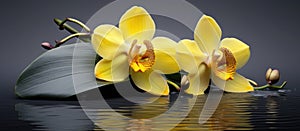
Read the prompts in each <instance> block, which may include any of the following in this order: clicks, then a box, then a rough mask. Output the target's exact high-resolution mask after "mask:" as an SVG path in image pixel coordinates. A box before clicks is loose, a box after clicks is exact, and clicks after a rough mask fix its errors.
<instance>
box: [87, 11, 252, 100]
mask: <svg viewBox="0 0 300 131" xmlns="http://www.w3.org/2000/svg"><path fill="white" fill-rule="evenodd" d="M118 26H119V27H116V26H114V25H108V24H106V25H100V26H98V27H97V28H96V29H95V30H94V33H93V34H92V38H91V40H92V45H93V48H94V50H95V51H96V52H97V54H98V55H100V56H101V57H102V58H103V59H102V60H100V61H99V62H98V63H97V64H96V66H95V77H96V78H98V79H101V80H105V81H113V82H118V81H123V80H125V79H127V78H128V77H130V78H131V79H132V81H133V82H134V83H135V85H136V86H137V87H139V88H140V89H142V90H144V91H147V92H149V93H152V94H155V95H168V94H169V87H168V84H167V80H166V78H165V77H164V76H163V74H173V73H177V72H179V71H180V70H184V71H185V72H187V73H188V75H187V76H185V77H184V78H185V79H183V80H182V81H183V82H181V83H183V84H189V87H188V88H187V89H186V90H185V92H186V93H189V94H193V95H201V94H204V91H205V90H206V89H207V87H208V86H209V81H210V79H211V80H212V82H213V83H214V84H215V85H217V86H218V87H220V88H221V89H223V90H224V91H228V92H248V91H253V90H254V88H253V87H252V86H251V84H250V83H249V81H248V80H247V79H246V78H244V77H243V76H241V75H239V74H238V73H237V72H236V70H237V69H240V68H241V67H243V66H244V65H245V64H246V63H247V61H248V59H249V58H250V49H249V46H248V45H246V44H245V43H243V42H242V41H240V40H238V39H236V38H224V39H222V40H221V35H222V31H221V29H220V27H219V25H218V24H217V22H216V21H215V20H214V19H213V18H212V17H210V16H206V15H203V16H202V17H201V18H200V20H199V22H198V24H197V26H196V28H195V31H194V40H188V39H184V40H181V41H179V42H178V43H177V42H175V41H173V40H171V39H169V38H166V37H155V38H154V34H155V29H156V27H155V22H154V20H153V19H152V17H151V16H150V15H149V13H148V12H147V11H146V10H145V9H144V8H142V7H137V6H134V7H132V8H131V9H129V10H128V11H127V12H125V14H123V16H122V17H121V19H120V21H119V24H118Z"/></svg>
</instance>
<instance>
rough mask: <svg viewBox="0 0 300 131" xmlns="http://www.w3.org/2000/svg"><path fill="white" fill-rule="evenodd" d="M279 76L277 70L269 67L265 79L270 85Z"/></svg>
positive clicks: (275, 81)
mask: <svg viewBox="0 0 300 131" xmlns="http://www.w3.org/2000/svg"><path fill="white" fill-rule="evenodd" d="M279 78H280V74H279V70H273V69H271V68H269V69H268V70H267V72H266V80H267V82H268V84H270V85H272V84H275V83H277V82H278V80H279Z"/></svg>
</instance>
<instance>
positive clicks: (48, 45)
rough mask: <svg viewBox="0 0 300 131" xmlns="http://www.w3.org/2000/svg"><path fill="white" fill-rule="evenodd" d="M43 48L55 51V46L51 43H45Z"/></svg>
mask: <svg viewBox="0 0 300 131" xmlns="http://www.w3.org/2000/svg"><path fill="white" fill-rule="evenodd" d="M41 46H42V47H43V48H45V49H47V50H51V49H53V46H52V45H51V44H50V43H49V42H43V43H42V44H41Z"/></svg>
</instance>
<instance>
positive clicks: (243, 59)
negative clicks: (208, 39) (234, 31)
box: [220, 38, 250, 69]
mask: <svg viewBox="0 0 300 131" xmlns="http://www.w3.org/2000/svg"><path fill="white" fill-rule="evenodd" d="M220 47H221V48H222V47H224V48H227V49H229V50H230V52H232V54H233V55H234V58H235V59H236V61H237V69H240V68H241V67H243V66H244V65H245V64H246V63H247V62H248V60H249V58H250V47H249V46H248V45H247V44H245V43H244V42H242V41H240V40H238V39H236V38H224V39H223V40H222V41H221V45H220Z"/></svg>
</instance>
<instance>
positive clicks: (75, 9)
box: [0, 0, 300, 125]
mask: <svg viewBox="0 0 300 131" xmlns="http://www.w3.org/2000/svg"><path fill="white" fill-rule="evenodd" d="M108 2H110V1H109V0H89V1H84V0H81V1H79V0H73V1H72V2H68V1H62V0H51V1H50V0H48V1H38V0H26V1H17V0H6V1H2V2H1V4H0V14H1V15H0V16H1V18H0V23H1V25H0V26H1V39H2V41H1V44H0V45H1V47H0V53H1V55H0V58H1V64H0V73H1V76H0V77H1V78H0V80H1V86H0V102H1V103H3V102H5V103H9V102H13V101H14V99H16V98H15V96H14V94H13V88H14V84H15V82H16V80H17V78H18V75H19V74H20V73H21V71H22V70H23V69H24V68H25V67H26V66H27V65H28V64H29V63H31V61H32V60H34V59H35V58H36V57H38V56H39V55H40V54H41V53H43V52H45V50H44V49H42V48H41V47H40V43H41V42H43V41H50V42H54V40H55V39H60V38H63V37H64V36H66V35H67V34H68V33H66V32H64V31H59V30H58V28H57V26H56V25H55V24H54V23H53V21H52V19H53V18H55V17H58V18H65V17H74V18H77V19H79V20H81V21H83V22H85V21H87V20H88V19H89V18H90V17H91V15H93V13H95V12H96V11H97V10H99V9H100V8H101V7H103V6H104V5H105V3H108ZM189 2H191V3H192V4H194V5H195V6H196V7H198V8H199V9H200V10H201V11H202V12H204V13H206V14H208V15H211V16H213V17H214V18H215V19H216V20H217V22H218V23H219V25H220V26H221V28H222V30H223V37H237V38H239V39H241V40H242V41H244V42H246V43H247V44H248V45H250V47H251V53H252V55H251V58H250V61H249V62H248V64H247V65H246V66H245V67H244V68H242V70H240V71H239V72H240V73H241V74H243V75H245V76H247V77H249V78H252V79H255V80H257V81H258V82H259V83H263V82H264V76H265V71H266V69H267V68H268V67H275V68H279V69H280V71H281V74H282V76H281V78H282V79H281V81H282V80H288V85H287V88H289V89H291V90H292V91H293V93H292V94H294V95H297V94H298V93H296V90H297V89H296V88H297V87H298V86H297V81H299V80H298V79H300V78H299V74H300V70H299V68H298V66H299V63H300V62H299V58H298V56H299V48H300V45H299V38H300V32H299V29H300V28H299V27H300V25H299V24H300V15H299V12H300V2H298V1H292V0H289V1H284V0H263V1H262V0H243V1H241V0H226V1H224V0H219V1H217V0H207V1H202V0H189ZM166 6H167V5H166ZM187 15H188V14H187ZM11 105H13V103H12V104H11ZM10 108H13V107H7V110H5V109H6V108H0V109H1V119H2V120H3V119H5V118H6V117H16V114H13V115H11V113H14V112H13V111H11V110H13V109H10ZM2 114H3V115H2ZM11 119H13V118H11ZM1 125H2V124H1Z"/></svg>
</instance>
